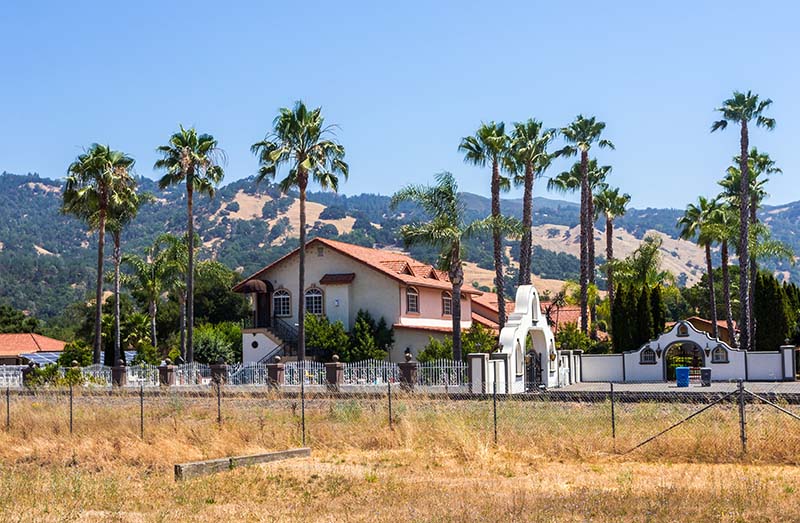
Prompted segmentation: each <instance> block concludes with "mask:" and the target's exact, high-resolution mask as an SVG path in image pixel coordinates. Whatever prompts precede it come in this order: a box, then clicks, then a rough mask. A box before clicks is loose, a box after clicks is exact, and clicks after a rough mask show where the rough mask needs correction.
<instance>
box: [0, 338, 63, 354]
mask: <svg viewBox="0 0 800 523" xmlns="http://www.w3.org/2000/svg"><path fill="white" fill-rule="evenodd" d="M64 345H66V343H65V342H63V341H59V340H56V339H53V338H48V337H47V336H42V335H41V334H30V333H23V334H0V356H19V355H20V354H29V353H32V352H59V351H62V350H64Z"/></svg>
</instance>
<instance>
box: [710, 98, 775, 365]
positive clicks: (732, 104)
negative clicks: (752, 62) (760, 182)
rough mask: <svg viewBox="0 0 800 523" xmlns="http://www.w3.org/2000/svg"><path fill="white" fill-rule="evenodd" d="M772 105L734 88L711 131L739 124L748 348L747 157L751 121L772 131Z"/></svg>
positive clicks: (742, 294)
mask: <svg viewBox="0 0 800 523" xmlns="http://www.w3.org/2000/svg"><path fill="white" fill-rule="evenodd" d="M770 105H772V100H770V99H768V98H767V99H764V100H760V99H759V96H758V95H757V94H753V93H752V92H751V91H747V93H742V92H739V91H734V93H733V96H732V97H731V98H728V99H727V100H725V101H724V102H723V103H722V106H721V107H719V108H717V109H716V110H717V111H718V112H719V113H721V114H722V119H720V120H717V121H715V122H714V123H713V124H712V126H711V132H714V131H717V130H723V129H725V128H726V127H727V126H728V123H729V122H730V123H734V124H738V125H739V131H740V132H739V147H740V155H739V170H740V171H741V184H740V186H739V249H738V253H739V267H742V268H743V270H740V271H739V300H740V301H741V303H742V316H741V319H740V321H739V330H740V336H739V340H740V343H741V347H742V349H743V350H749V349H750V346H751V345H752V343H753V341H754V340H753V337H752V333H751V331H750V323H751V322H750V317H751V316H752V303H751V301H750V293H749V289H750V271H749V270H748V269H749V265H750V250H749V240H750V219H749V217H750V203H751V202H750V165H749V162H748V156H749V152H750V131H749V127H748V126H749V124H750V122H754V123H755V125H756V126H757V127H764V128H765V129H768V130H772V129H774V128H775V119H774V118H768V117H766V116H765V115H764V112H765V111H766V110H767V109H768V108H769V107H770Z"/></svg>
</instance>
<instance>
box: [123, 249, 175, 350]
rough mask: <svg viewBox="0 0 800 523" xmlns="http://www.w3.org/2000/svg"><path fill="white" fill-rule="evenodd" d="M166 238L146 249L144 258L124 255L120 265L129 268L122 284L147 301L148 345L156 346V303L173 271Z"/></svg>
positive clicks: (173, 266)
mask: <svg viewBox="0 0 800 523" xmlns="http://www.w3.org/2000/svg"><path fill="white" fill-rule="evenodd" d="M166 236H171V235H161V236H159V237H158V238H157V239H156V241H155V242H154V243H153V244H152V245H151V246H149V247H148V248H147V251H146V254H145V256H144V257H140V256H137V255H135V254H126V255H124V256H123V257H122V263H124V264H125V265H126V266H127V267H129V268H130V270H131V272H130V273H129V274H123V275H122V283H123V284H124V285H125V286H126V287H129V288H131V289H133V290H136V291H137V292H139V293H141V295H142V297H144V299H145V300H146V301H147V314H148V316H149V318H150V344H151V345H152V346H153V347H157V346H158V333H157V330H156V315H157V314H158V303H159V301H161V296H162V294H163V293H164V290H165V287H166V285H167V284H168V276H169V274H170V271H172V270H175V265H174V263H173V261H172V260H171V259H170V256H169V254H170V253H169V251H168V245H167V246H166V248H165V245H164V244H165V243H166V242H167V240H166Z"/></svg>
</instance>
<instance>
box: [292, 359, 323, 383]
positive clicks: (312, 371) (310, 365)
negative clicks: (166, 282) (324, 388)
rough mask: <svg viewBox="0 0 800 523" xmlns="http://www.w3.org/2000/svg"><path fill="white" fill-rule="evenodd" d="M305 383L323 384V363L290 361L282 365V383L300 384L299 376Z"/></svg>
mask: <svg viewBox="0 0 800 523" xmlns="http://www.w3.org/2000/svg"><path fill="white" fill-rule="evenodd" d="M301 376H302V377H303V381H304V383H305V384H306V385H325V383H326V382H327V380H326V378H325V365H323V364H322V363H320V362H318V361H310V360H304V361H303V362H299V361H290V362H289V363H287V364H286V365H285V366H284V367H283V381H284V385H300V377H301Z"/></svg>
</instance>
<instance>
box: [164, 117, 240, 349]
mask: <svg viewBox="0 0 800 523" xmlns="http://www.w3.org/2000/svg"><path fill="white" fill-rule="evenodd" d="M157 151H158V153H159V154H160V155H161V158H159V159H158V160H157V161H156V163H155V168H156V169H159V170H164V171H166V174H164V176H163V177H162V178H161V179H160V180H159V181H158V185H159V187H161V188H162V189H165V188H167V187H170V186H172V185H179V184H181V183H183V184H185V186H186V216H187V225H186V234H187V238H188V242H189V246H188V259H187V270H186V360H187V361H188V362H192V361H194V344H193V343H194V342H193V340H194V255H195V246H194V238H195V235H194V230H195V229H194V193H195V192H198V193H200V194H207V195H208V196H210V197H213V196H214V188H215V186H216V185H217V184H219V182H220V181H222V178H223V177H224V176H225V172H224V171H223V169H222V166H221V165H220V163H221V162H222V161H223V160H224V158H225V156H224V153H223V151H222V149H220V148H219V144H218V143H217V140H216V139H215V138H214V137H213V136H211V135H210V134H198V133H197V130H195V129H194V128H190V129H184V127H183V126H182V125H181V126H180V130H179V131H178V132H176V133H175V134H173V135H172V136H171V137H170V139H169V143H168V144H167V145H162V146H160V147H158V149H157Z"/></svg>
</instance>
